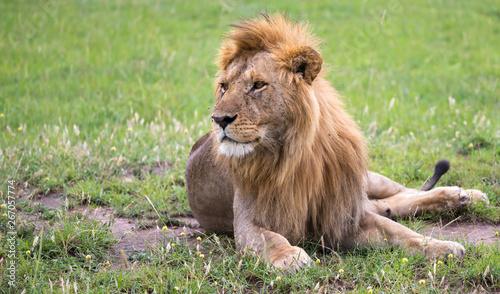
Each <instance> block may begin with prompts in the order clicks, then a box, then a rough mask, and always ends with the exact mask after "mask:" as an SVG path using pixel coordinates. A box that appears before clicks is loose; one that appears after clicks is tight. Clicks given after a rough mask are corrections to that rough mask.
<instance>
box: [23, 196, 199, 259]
mask: <svg viewBox="0 0 500 294" xmlns="http://www.w3.org/2000/svg"><path fill="white" fill-rule="evenodd" d="M28 192H29V191H26V193H21V194H20V195H19V196H20V197H19V200H20V201H29V202H30V205H43V206H44V207H46V208H50V209H55V210H61V206H67V203H66V202H67V199H66V197H65V196H63V195H62V194H60V193H53V194H49V195H46V196H45V195H33V194H32V193H28ZM73 212H79V213H81V214H82V215H85V216H87V217H88V218H89V219H94V220H97V221H100V222H101V223H102V224H106V225H107V224H109V225H110V230H111V232H112V233H113V235H114V236H115V238H116V240H117V241H118V242H117V243H115V244H114V245H113V251H114V252H111V257H112V258H111V259H112V260H111V261H112V263H113V267H114V268H119V267H121V266H122V265H123V262H122V259H121V257H120V254H119V252H120V251H121V250H123V251H124V252H137V251H146V250H148V249H150V248H152V247H154V246H156V245H157V244H161V243H162V242H164V241H165V238H168V239H173V238H183V239H186V241H187V242H188V243H192V242H195V241H196V236H197V235H199V234H202V233H204V232H205V231H204V230H203V229H202V228H200V225H199V223H198V222H197V221H196V220H195V219H194V218H191V217H176V218H173V219H175V220H177V221H180V222H184V223H186V224H187V226H182V227H181V226H170V227H168V229H167V231H164V230H163V229H162V227H159V226H158V225H153V226H152V227H150V228H146V229H139V228H138V227H139V226H138V222H139V220H138V219H133V218H122V217H115V216H114V211H113V210H112V209H110V208H103V207H98V208H91V207H89V206H87V205H79V206H77V207H76V209H75V210H74V211H73ZM20 218H21V219H23V220H24V221H29V222H31V223H35V225H36V226H37V227H41V226H46V225H48V223H47V222H46V221H45V220H43V219H40V218H38V217H36V216H33V215H28V214H24V213H22V212H21V213H20ZM181 233H184V236H182V235H181Z"/></svg>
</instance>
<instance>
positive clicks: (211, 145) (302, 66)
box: [186, 15, 470, 268]
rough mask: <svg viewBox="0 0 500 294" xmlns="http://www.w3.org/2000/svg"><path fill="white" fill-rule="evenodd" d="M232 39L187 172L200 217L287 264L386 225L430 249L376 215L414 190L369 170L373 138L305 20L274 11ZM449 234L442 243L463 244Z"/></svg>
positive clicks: (357, 239)
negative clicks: (345, 99) (324, 69)
mask: <svg viewBox="0 0 500 294" xmlns="http://www.w3.org/2000/svg"><path fill="white" fill-rule="evenodd" d="M228 38H229V39H230V42H228V43H226V44H225V45H224V46H223V48H222V49H221V51H220V55H219V57H220V58H219V62H218V65H219V68H220V72H219V74H218V80H217V82H218V85H217V87H216V88H217V90H216V96H217V103H216V105H215V107H214V111H213V119H214V123H213V127H212V132H210V133H209V134H207V135H205V136H204V137H203V138H202V139H200V141H198V142H197V143H196V144H195V146H194V147H193V150H192V152H191V155H190V158H189V160H188V166H187V169H186V182H187V189H188V197H189V202H190V206H191V209H192V211H193V213H194V215H195V217H196V218H197V219H198V221H199V222H200V224H201V225H202V226H203V227H205V228H206V229H209V230H213V231H216V232H232V231H233V230H234V233H235V236H236V238H237V246H238V247H239V248H240V249H241V248H251V249H254V251H255V252H256V253H258V254H260V253H264V252H265V251H266V250H267V251H266V252H267V254H268V257H269V259H270V260H271V262H273V264H275V265H276V266H278V267H285V268H290V267H291V265H290V262H291V261H297V262H296V264H298V265H299V266H301V264H304V263H307V262H308V257H307V254H305V253H304V252H303V251H302V249H300V248H298V247H294V246H291V245H290V243H289V242H291V243H297V242H298V241H300V240H303V239H306V238H316V239H317V238H319V237H321V236H324V238H325V241H326V242H327V243H328V244H329V245H352V244H353V243H354V242H358V243H367V242H369V241H368V237H367V236H370V241H372V239H373V238H375V239H376V238H380V236H381V235H382V234H385V231H386V230H388V231H389V232H387V234H391V233H394V234H395V238H394V240H393V241H394V242H392V243H394V244H400V245H401V243H402V241H401V240H400V239H399V238H401V236H399V237H398V236H397V235H398V234H403V235H404V234H406V235H407V236H406V237H407V238H409V241H406V243H404V242H403V243H404V244H406V245H407V246H410V247H412V248H416V249H418V250H423V249H419V246H420V245H421V244H420V243H422V240H426V242H428V241H429V240H430V239H425V237H423V236H421V235H418V234H416V233H413V232H411V231H410V230H408V229H406V228H404V227H402V226H401V225H399V224H397V223H394V222H392V221H390V220H387V221H389V222H392V223H393V224H392V223H386V221H385V220H379V219H378V217H379V216H375V215H374V214H373V213H371V211H375V212H377V213H381V212H386V211H387V210H386V209H385V206H384V205H386V204H389V205H391V203H385V202H380V203H374V202H372V204H370V201H369V200H368V196H369V195H370V194H373V195H372V196H374V197H372V198H380V199H383V198H385V197H389V196H394V195H402V194H401V193H410V192H412V191H414V190H409V189H406V188H404V187H402V186H400V185H399V184H396V183H394V182H392V181H390V180H388V179H386V178H384V177H382V176H379V175H377V174H374V173H371V172H368V171H367V169H366V163H367V151H366V146H365V142H364V139H363V137H362V135H361V133H360V131H359V129H358V127H357V125H356V123H355V122H354V121H353V120H352V118H351V117H350V116H349V115H348V114H347V113H346V112H345V110H344V109H343V104H342V102H341V99H340V97H339V95H338V94H337V92H336V91H335V90H334V89H333V88H332V87H331V86H330V84H329V83H328V82H326V81H325V80H324V79H323V78H322V77H321V73H320V71H321V64H322V58H321V55H319V53H318V52H317V51H316V45H317V43H318V41H317V40H315V39H314V38H313V37H311V35H310V34H309V33H308V32H307V29H306V27H305V26H302V25H299V24H292V23H290V22H289V21H288V20H287V19H286V18H285V17H282V16H273V17H270V16H267V15H266V16H264V17H263V18H262V19H256V20H248V21H245V22H243V23H242V24H239V25H236V26H235V29H234V30H233V31H232V32H231V34H230V35H229V36H228ZM384 185H385V186H387V187H384V188H380V187H383V186H384ZM384 191H385V192H387V193H385V194H384ZM453 191H455V190H453ZM429 193H430V192H429ZM443 193H444V192H443ZM443 193H441V194H443ZM446 193H447V194H446ZM446 193H444V194H446V195H448V194H450V191H448V190H447V191H446ZM444 194H443V195H444ZM451 194H453V193H451ZM455 194H457V193H455ZM455 194H453V195H455ZM460 194H461V193H460V192H459V193H458V194H457V195H460ZM384 195H385V196H384ZM459 198H460V197H459ZM469 199H470V197H469ZM390 211H391V209H389V212H390ZM410 211H411V209H410ZM396 214H399V213H398V212H396ZM389 215H390V213H389ZM368 220H370V221H368ZM374 224H380V226H382V228H380V227H373V225H374ZM389 226H392V227H391V228H389ZM408 231H409V232H408ZM410 232H411V233H410ZM377 236H378V237H377ZM412 238H413V239H412ZM422 238H423V239H422ZM410 239H411V240H410ZM432 240H433V239H432ZM375 241H376V240H375ZM435 241H436V242H441V241H437V240H435ZM432 242H434V241H431V243H432ZM444 243H446V242H441V243H439V246H441V247H443V246H444V247H443V248H444V249H443V248H441V247H439V246H438V245H436V248H438V247H439V248H440V249H439V250H441V251H442V250H448V251H450V250H451V251H453V252H454V253H457V250H458V251H460V250H463V247H461V246H460V245H458V244H456V243H452V242H448V243H451V244H452V245H450V244H448V243H446V244H444ZM404 244H403V245H404ZM436 244H438V243H436ZM431 247H432V246H431ZM437 250H438V249H436V251H437ZM301 254H302V256H301ZM426 254H427V253H426ZM437 254H438V253H436V252H432V254H428V255H437ZM304 255H305V256H304Z"/></svg>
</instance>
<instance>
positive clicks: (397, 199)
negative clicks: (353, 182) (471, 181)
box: [370, 187, 489, 217]
mask: <svg viewBox="0 0 500 294" xmlns="http://www.w3.org/2000/svg"><path fill="white" fill-rule="evenodd" d="M370 202H371V205H370V209H371V210H372V211H373V212H376V213H378V214H380V215H383V216H386V217H406V216H414V215H419V214H421V213H423V212H441V211H445V210H452V209H463V208H465V207H467V206H469V205H470V204H473V203H477V202H485V203H486V204H488V202H489V201H488V197H487V196H486V194H484V193H483V192H481V191H479V190H464V189H462V188H459V187H439V188H435V189H432V190H430V191H419V190H412V189H407V190H406V191H403V192H401V193H397V194H395V195H393V196H390V197H387V198H384V199H374V200H371V201H370Z"/></svg>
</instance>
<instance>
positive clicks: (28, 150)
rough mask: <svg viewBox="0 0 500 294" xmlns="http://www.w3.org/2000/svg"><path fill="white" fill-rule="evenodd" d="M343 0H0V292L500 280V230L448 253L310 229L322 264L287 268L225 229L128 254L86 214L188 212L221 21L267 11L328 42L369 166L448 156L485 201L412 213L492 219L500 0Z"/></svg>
mask: <svg viewBox="0 0 500 294" xmlns="http://www.w3.org/2000/svg"><path fill="white" fill-rule="evenodd" d="M336 2H339V3H335V4H333V2H332V1H325V0H310V1H276V0H267V1H245V2H243V1H241V2H238V1H231V0H226V1H222V0H220V1H191V0H188V1H154V0H116V1H95V0H87V1H65V0H48V1H28V0H16V1H8V0H0V166H1V168H0V179H2V183H1V184H0V191H1V193H2V194H1V195H2V199H1V203H3V204H5V205H4V206H2V208H1V210H2V211H1V214H3V216H0V232H1V236H2V237H1V239H0V243H1V248H0V271H1V272H2V274H0V292H5V293H8V292H11V293H20V292H22V291H25V293H51V292H56V293H73V292H74V293H77V292H78V293H83V292H85V293H86V292H95V293H153V292H156V293H166V292H179V293H184V292H196V293H197V292H202V293H205V292H206V293H212V292H252V291H256V292H285V293H286V292H306V291H309V292H335V291H340V292H345V291H352V292H359V293H372V292H373V293H382V292H384V293H390V292H393V293H396V292H416V293H422V292H432V293H434V292H450V293H456V292H458V291H474V290H477V291H480V292H481V291H486V292H488V291H500V248H499V247H500V239H498V241H497V242H496V244H493V245H488V246H487V245H481V244H472V243H468V244H466V249H467V250H468V252H467V254H466V256H465V257H464V258H463V259H460V260H458V259H453V258H452V259H449V260H446V261H444V262H441V263H438V262H437V261H429V260H425V259H424V258H423V257H422V256H410V255H408V254H407V253H406V251H405V250H403V249H397V248H394V249H391V250H377V249H370V250H362V251H354V252H350V251H339V252H337V253H336V254H332V253H328V252H327V253H325V252H323V251H324V250H322V248H321V246H320V245H318V244H310V245H308V246H307V251H308V252H309V253H310V254H311V256H313V258H314V259H317V260H318V263H316V264H315V265H313V266H312V267H310V268H307V269H304V270H303V271H301V272H299V273H297V274H294V275H283V273H280V272H279V271H276V270H273V269H271V268H268V267H266V265H265V264H264V263H263V262H261V261H259V260H258V259H257V258H255V257H252V256H248V255H242V254H239V253H237V252H235V251H234V240H233V239H232V238H230V237H227V236H211V235H208V236H205V235H202V236H200V238H201V240H200V241H195V242H194V243H195V244H191V245H189V244H188V243H187V241H186V239H184V238H183V237H171V236H172V235H171V232H170V231H167V232H162V234H163V238H162V239H161V240H162V241H161V242H160V243H158V244H156V245H155V246H151V248H148V249H147V250H144V251H130V252H125V254H126V258H127V259H128V262H129V268H128V269H125V268H123V267H121V268H120V266H118V265H117V264H118V263H117V261H116V260H120V257H119V256H118V254H117V253H116V252H114V251H113V249H112V248H113V247H112V246H113V244H115V243H116V241H117V238H116V236H114V235H113V233H112V232H111V230H110V225H103V224H102V223H100V222H98V221H96V220H94V219H91V218H89V217H88V216H86V215H85V214H84V213H82V212H81V207H82V206H85V207H88V208H89V209H93V208H96V207H105V208H108V209H112V210H113V211H114V215H116V216H117V217H121V218H127V219H130V221H131V222H134V223H135V224H137V225H138V226H141V225H142V226H146V227H151V226H153V227H155V228H156V227H158V228H162V227H163V226H164V225H166V226H169V227H171V226H172V225H178V224H179V221H178V220H176V219H174V217H175V216H186V215H190V210H189V206H188V203H187V199H186V191H185V188H184V168H185V164H186V160H187V157H188V154H189V150H190V148H191V146H192V144H193V143H194V142H195V141H196V140H197V139H198V138H199V137H200V136H201V135H202V134H204V133H205V132H207V131H208V130H209V128H210V111H211V110H210V108H211V106H212V104H213V101H214V99H213V78H214V75H215V73H216V67H215V65H214V57H215V55H216V53H217V49H218V46H219V44H220V42H221V40H222V35H223V34H224V32H226V31H227V30H228V28H229V27H228V25H229V24H231V23H235V22H237V21H238V20H239V19H240V18H242V17H254V16H256V15H257V14H258V12H259V11H262V10H268V11H270V12H278V11H280V12H288V13H289V14H290V15H291V17H293V18H296V19H299V20H307V21H309V23H310V25H311V27H312V28H313V29H314V31H315V32H316V34H317V35H318V36H319V37H320V38H321V39H322V40H323V44H322V50H321V53H322V54H323V58H324V60H325V62H326V63H327V65H326V66H327V68H329V73H328V74H327V79H328V80H329V81H331V82H332V83H333V84H334V86H335V87H336V88H337V89H338V90H339V92H340V93H342V95H343V97H344V99H345V102H346V105H347V108H348V110H349V112H350V113H351V114H352V115H353V116H354V117H355V119H356V120H357V121H358V123H359V125H360V127H361V129H362V130H363V132H364V134H365V135H366V137H367V138H368V143H369V146H370V150H371V151H370V152H371V153H370V158H371V164H370V169H371V170H373V171H376V172H379V173H382V174H384V175H386V176H388V177H390V178H393V179H395V180H396V181H398V182H400V183H402V184H404V185H406V186H408V187H414V188H416V187H420V186H421V185H422V184H423V183H424V181H425V180H426V179H427V178H428V176H430V175H431V173H432V168H433V165H434V164H435V162H437V160H439V159H441V158H447V159H449V160H450V161H451V163H452V168H451V171H450V172H449V173H448V174H446V175H445V176H444V177H443V179H442V180H441V182H440V185H457V186H463V187H466V188H475V189H480V190H483V191H485V192H486V193H487V194H488V196H489V198H490V202H491V203H490V205H489V206H485V205H480V206H478V207H471V208H469V209H467V210H465V211H462V212H460V213H458V212H447V213H440V214H432V215H425V216H423V217H419V218H412V219H406V220H402V222H404V223H405V224H406V225H408V226H409V227H411V228H413V229H419V228H421V227H422V226H428V225H432V224H433V223H438V222H444V223H447V222H450V221H453V220H455V219H456V218H460V220H461V221H468V222H487V223H489V224H497V225H498V224H499V223H500V209H499V206H500V186H499V177H500V169H499V163H500V144H499V143H500V89H499V88H500V86H499V85H498V84H499V77H500V2H498V1H494V0H491V1H465V0H459V1H457V0H446V1H414V2H411V3H410V2H407V1H397V0H392V1H336ZM158 166H163V168H162V169H161V172H155V170H156V168H157V167H158ZM9 196H11V197H10V198H9ZM40 197H41V198H42V199H43V198H44V197H52V198H54V197H57V198H59V199H61V200H63V201H62V202H63V203H64V205H62V207H61V209H59V210H56V209H50V208H47V207H43V206H40V205H36V204H35V201H34V199H36V198H40ZM9 201H11V202H9ZM14 207H15V209H14ZM9 218H15V219H16V223H15V225H13V223H12V222H11V223H9ZM11 225H13V226H12V227H11ZM14 231H15V233H12V232H14ZM160 231H161V230H160ZM12 240H13V241H12ZM459 242H462V243H464V241H463V240H459ZM13 244H14V245H13ZM11 245H12V246H11ZM14 257H15V258H14ZM87 257H89V258H87ZM12 262H13V263H14V267H15V269H16V279H15V283H14V285H13V286H9V281H11V279H10V278H9V277H8V274H9V273H10V269H11V268H10V267H11V265H12ZM4 273H6V274H5V275H4Z"/></svg>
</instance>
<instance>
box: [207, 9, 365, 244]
mask: <svg viewBox="0 0 500 294" xmlns="http://www.w3.org/2000/svg"><path fill="white" fill-rule="evenodd" d="M234 27H235V29H234V30H232V31H231V32H230V34H229V35H228V36H227V38H228V39H229V42H227V43H226V44H225V45H224V46H223V47H222V49H221V50H220V53H219V60H218V65H219V67H220V69H221V72H220V73H219V75H221V74H222V73H224V71H226V70H227V69H228V65H229V64H230V63H231V62H233V61H235V60H236V59H238V58H249V56H253V55H255V54H256V53H258V52H262V51H267V52H270V53H271V55H272V58H273V59H274V62H275V65H276V67H278V68H279V70H280V77H279V78H280V79H281V80H282V82H283V84H284V85H286V87H283V88H281V89H278V91H279V92H281V93H282V95H283V97H284V98H285V101H286V103H285V104H286V110H285V112H286V114H287V116H288V122H289V124H288V125H286V126H285V130H284V134H282V135H279V136H278V135H276V137H274V138H271V140H272V141H273V143H274V144H268V146H266V147H262V148H258V147H257V148H256V149H255V151H254V152H253V153H251V154H249V155H247V156H245V157H243V158H237V157H231V158H227V157H224V156H221V157H219V159H221V160H222V161H224V162H225V163H227V164H228V165H229V167H230V170H231V172H232V175H233V177H232V178H233V180H234V184H235V185H236V187H237V188H238V189H239V190H240V191H242V194H243V195H247V196H246V197H254V198H255V199H254V200H255V205H254V206H253V215H254V216H255V220H256V222H257V223H258V224H260V225H261V226H263V227H264V228H266V229H268V230H272V231H274V232H277V233H279V234H282V235H283V236H285V237H286V238H287V239H288V240H290V241H291V242H292V243H293V242H296V241H298V240H300V239H302V238H304V237H306V236H313V237H319V236H321V235H323V234H325V235H326V240H328V241H329V243H331V244H336V243H337V242H339V241H341V240H344V239H346V237H348V236H352V235H353V234H354V233H355V232H354V231H353V230H356V228H357V227H358V222H359V219H360V216H361V215H362V212H363V208H364V199H365V198H364V197H365V196H364V194H363V189H362V188H363V187H362V186H363V178H364V176H365V173H366V158H367V156H366V153H367V152H366V146H365V142H364V139H363V137H362V135H361V134H360V132H359V130H358V127H357V125H356V123H355V122H354V121H353V120H352V118H351V117H350V116H349V115H348V114H347V113H346V112H345V111H344V109H343V104H342V102H341V99H340V97H339V95H338V94H337V92H336V91H335V90H334V89H333V88H332V87H331V86H330V84H329V83H328V82H326V81H325V80H323V79H322V78H321V77H316V78H315V79H314V77H313V79H314V80H311V81H310V82H311V84H309V83H308V82H307V79H306V78H304V77H301V76H300V75H297V74H296V73H295V72H294V70H296V68H294V66H295V65H294V63H295V64H296V63H298V64H300V62H301V61H302V60H305V61H306V62H307V61H308V60H307V59H308V57H309V56H308V54H309V53H308V52H306V54H303V52H304V48H307V49H306V50H310V49H312V50H314V51H311V52H313V53H312V54H314V53H315V52H316V48H317V45H318V44H319V41H318V40H317V39H315V38H314V37H312V36H311V34H309V33H308V32H307V26H306V25H304V24H299V23H291V22H290V21H289V20H288V19H286V18H285V17H283V16H280V15H275V16H268V15H263V16H262V17H261V18H259V19H254V20H247V21H244V22H242V23H240V24H238V25H235V26H234ZM316 54H317V53H316ZM297 59H299V60H297ZM312 63H314V62H312ZM310 66H313V67H314V66H316V67H318V66H319V67H321V64H319V65H318V64H312V65H310ZM317 70H318V69H317ZM264 100H265V99H261V98H259V101H264ZM256 103H259V102H258V101H257V102H256ZM263 111H267V112H268V113H270V114H271V115H272V113H275V109H269V108H263ZM236 114H238V115H239V116H240V117H241V116H244V114H243V113H240V112H236ZM214 125H215V124H214ZM268 139H269V138H268ZM214 143H215V144H216V145H217V144H219V142H217V141H216V140H215V141H214Z"/></svg>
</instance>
